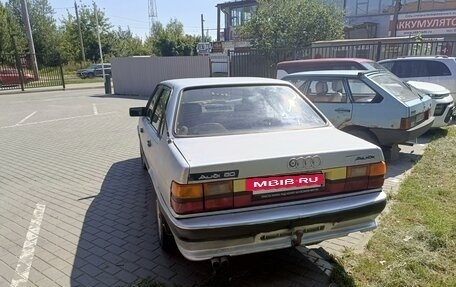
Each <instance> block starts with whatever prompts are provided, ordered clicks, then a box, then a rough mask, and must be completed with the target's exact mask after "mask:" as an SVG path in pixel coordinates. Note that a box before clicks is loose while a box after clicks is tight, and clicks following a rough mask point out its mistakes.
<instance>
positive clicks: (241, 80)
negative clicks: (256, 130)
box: [161, 77, 288, 89]
mask: <svg viewBox="0 0 456 287" xmlns="http://www.w3.org/2000/svg"><path fill="white" fill-rule="evenodd" d="M161 83H162V84H165V85H170V86H174V87H177V88H179V89H184V88H190V87H201V86H223V85H255V84H257V85H266V84H274V85H277V84H280V85H288V83H287V82H285V81H282V80H276V79H269V78H259V77H211V78H209V77H206V78H184V79H171V80H166V81H163V82H161Z"/></svg>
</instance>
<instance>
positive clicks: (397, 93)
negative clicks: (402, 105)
mask: <svg viewBox="0 0 456 287" xmlns="http://www.w3.org/2000/svg"><path fill="white" fill-rule="evenodd" d="M370 79H371V80H372V81H374V82H375V83H377V85H379V86H380V87H382V88H383V89H384V90H386V91H387V92H388V93H390V94H391V95H393V96H394V97H395V98H397V99H399V100H400V101H402V102H408V101H411V100H415V99H419V98H420V95H419V94H418V93H417V92H416V91H415V90H412V89H411V88H410V87H408V86H407V85H406V84H404V82H403V81H402V80H401V79H399V78H398V77H396V76H394V75H390V74H378V75H373V76H371V77H370Z"/></svg>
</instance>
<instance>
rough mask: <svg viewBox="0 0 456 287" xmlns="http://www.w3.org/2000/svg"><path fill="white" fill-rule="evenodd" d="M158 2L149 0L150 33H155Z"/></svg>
mask: <svg viewBox="0 0 456 287" xmlns="http://www.w3.org/2000/svg"><path fill="white" fill-rule="evenodd" d="M157 19H158V15H157V3H155V0H149V33H150V34H152V33H153V29H154V25H155V22H157Z"/></svg>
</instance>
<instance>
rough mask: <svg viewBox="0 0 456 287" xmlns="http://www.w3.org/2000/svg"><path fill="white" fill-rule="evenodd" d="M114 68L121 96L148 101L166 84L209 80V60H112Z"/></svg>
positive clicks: (142, 58)
mask: <svg viewBox="0 0 456 287" xmlns="http://www.w3.org/2000/svg"><path fill="white" fill-rule="evenodd" d="M111 65H112V68H111V69H112V81H113V84H114V91H115V93H116V94H118V95H139V96H142V97H147V96H150V94H151V93H152V92H153V90H154V88H155V86H156V85H157V84H158V83H159V82H161V81H163V80H169V79H177V78H201V77H209V76H210V62H209V57H208V56H188V57H185V56H183V57H119V58H113V59H111Z"/></svg>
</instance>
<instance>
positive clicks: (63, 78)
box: [59, 63, 65, 90]
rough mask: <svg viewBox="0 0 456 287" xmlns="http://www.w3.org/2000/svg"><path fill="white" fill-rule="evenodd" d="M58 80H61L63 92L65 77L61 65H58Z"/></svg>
mask: <svg viewBox="0 0 456 287" xmlns="http://www.w3.org/2000/svg"><path fill="white" fill-rule="evenodd" d="M59 70H60V78H61V79H62V87H63V89H64V90H65V76H64V75H63V66H62V63H59Z"/></svg>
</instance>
